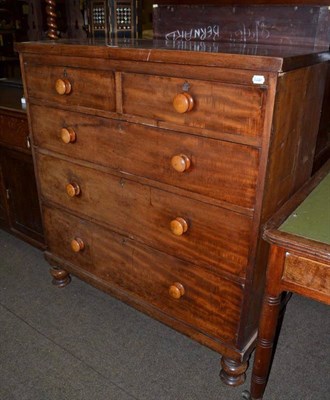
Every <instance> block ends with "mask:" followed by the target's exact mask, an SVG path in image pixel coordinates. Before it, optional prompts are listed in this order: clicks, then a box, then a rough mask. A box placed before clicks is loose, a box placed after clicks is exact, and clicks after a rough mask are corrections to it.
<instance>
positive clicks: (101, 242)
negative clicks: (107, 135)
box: [44, 208, 242, 343]
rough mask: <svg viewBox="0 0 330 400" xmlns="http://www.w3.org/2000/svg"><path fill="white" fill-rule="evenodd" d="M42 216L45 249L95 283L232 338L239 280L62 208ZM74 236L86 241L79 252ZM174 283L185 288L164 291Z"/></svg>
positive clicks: (187, 322) (217, 334)
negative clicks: (174, 293) (174, 295)
mask: <svg viewBox="0 0 330 400" xmlns="http://www.w3.org/2000/svg"><path fill="white" fill-rule="evenodd" d="M44 217H45V222H46V229H47V238H48V245H49V251H51V252H53V253H54V254H55V255H58V256H60V257H61V258H64V259H65V260H66V261H69V262H71V263H73V264H75V265H78V266H79V268H82V269H85V270H86V271H88V272H89V273H90V274H92V275H93V276H95V277H97V282H98V284H99V285H100V284H101V285H102V282H106V283H110V284H113V285H116V286H119V287H120V288H122V289H124V290H125V291H127V292H129V293H131V294H133V295H134V296H138V297H139V298H141V299H142V300H143V301H145V302H147V303H148V304H151V305H153V306H155V307H157V308H158V309H160V310H161V311H163V312H164V313H166V314H168V315H170V316H172V317H174V318H176V319H179V320H182V321H184V322H185V323H186V324H188V325H192V326H194V327H196V328H197V329H198V330H199V331H201V332H205V333H206V334H208V335H211V336H214V337H216V338H221V339H225V340H226V341H227V342H228V343H234V342H235V340H236V338H235V333H236V332H237V328H238V321H239V312H240V306H241V302H242V288H241V287H240V285H239V284H236V283H234V282H231V281H229V280H227V279H223V278H221V277H219V276H217V275H214V274H212V273H210V272H208V271H206V270H204V269H202V268H200V267H198V266H196V265H193V264H188V263H186V262H184V261H181V260H178V259H176V258H174V257H171V256H168V255H166V254H163V253H160V252H157V251H156V250H152V249H150V248H146V247H144V246H141V245H140V244H138V243H135V242H134V241H132V240H130V239H127V238H124V237H122V236H119V235H117V234H115V233H113V232H111V231H108V230H105V229H102V228H100V227H98V226H97V225H93V224H91V223H89V222H87V221H84V220H82V219H79V218H75V217H73V216H71V215H69V214H67V213H64V212H63V211H62V210H57V209H49V208H45V210H44ZM77 236H78V237H79V238H81V239H82V240H83V241H84V244H85V248H84V250H83V251H81V252H80V253H74V252H72V250H71V248H70V242H71V240H72V239H73V238H75V237H77ZM174 282H180V283H181V284H182V285H183V287H184V289H185V293H184V295H183V296H182V297H181V298H180V299H173V298H172V297H171V296H170V295H169V287H170V286H171V285H173V283H174Z"/></svg>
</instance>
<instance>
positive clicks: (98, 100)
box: [25, 63, 116, 111]
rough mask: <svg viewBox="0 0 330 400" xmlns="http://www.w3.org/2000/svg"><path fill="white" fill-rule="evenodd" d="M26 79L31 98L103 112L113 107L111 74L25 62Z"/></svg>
mask: <svg viewBox="0 0 330 400" xmlns="http://www.w3.org/2000/svg"><path fill="white" fill-rule="evenodd" d="M25 79H26V87H27V92H28V96H29V97H30V98H34V99H39V100H47V101H51V102H55V103H58V104H60V105H62V106H83V107H88V108H94V109H100V110H106V111H114V110H115V107H116V102H115V84H114V74H113V72H112V71H98V70H91V69H83V68H71V67H65V66H63V67H58V66H51V65H34V64H29V63H28V64H27V65H26V66H25ZM100 82H101V83H102V84H100Z"/></svg>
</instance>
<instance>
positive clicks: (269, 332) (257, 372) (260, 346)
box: [251, 246, 285, 400]
mask: <svg viewBox="0 0 330 400" xmlns="http://www.w3.org/2000/svg"><path fill="white" fill-rule="evenodd" d="M284 259H285V254H284V250H283V249H282V248H279V247H276V246H271V250H270V255H269V261H268V271H267V282H266V289H265V294H264V301H263V307H262V312H261V317H260V322H259V332H258V339H257V347H256V354H255V357H254V363H253V371H252V379H251V400H261V399H262V398H263V395H264V392H265V389H266V384H267V380H268V376H269V372H270V366H271V362H272V357H273V346H274V340H275V336H276V328H277V324H278V317H279V312H280V309H281V293H282V291H281V290H280V282H281V276H282V271H283V265H284Z"/></svg>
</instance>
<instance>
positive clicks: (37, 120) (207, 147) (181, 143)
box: [31, 105, 259, 209]
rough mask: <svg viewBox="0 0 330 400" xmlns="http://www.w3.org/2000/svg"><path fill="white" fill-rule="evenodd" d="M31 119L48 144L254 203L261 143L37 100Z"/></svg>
mask: <svg viewBox="0 0 330 400" xmlns="http://www.w3.org/2000/svg"><path fill="white" fill-rule="evenodd" d="M31 122H32V129H33V134H34V143H35V144H36V145H37V146H40V147H42V148H46V149H48V150H52V151H55V152H58V153H61V154H65V155H67V156H69V157H73V158H77V159H82V160H87V161H90V162H93V163H98V164H101V165H104V166H109V167H111V168H113V169H115V170H119V171H122V172H127V173H130V174H134V175H137V176H142V177H147V178H150V179H154V180H157V181H162V182H164V183H166V184H169V185H173V186H177V187H180V188H183V189H187V190H189V191H193V192H196V193H200V194H202V195H205V196H208V197H212V198H215V199H219V200H222V201H225V202H228V203H231V204H235V205H238V206H242V207H246V208H249V209H252V208H253V207H254V201H255V194H256V181H257V173H258V163H259V152H258V149H256V148H252V147H248V146H245V145H240V144H236V143H229V142H224V141H220V140H214V139H207V138H202V137H199V136H192V135H188V134H181V133H178V132H173V131H167V130H163V129H157V128H152V127H148V126H143V125H138V124H132V123H126V122H120V121H116V120H108V119H105V118H98V117H93V118H92V117H90V116H86V115H83V114H80V113H73V112H66V111H63V110H59V109H56V108H46V109H45V108H44V107H41V106H36V105H32V106H31ZM70 133H71V135H73V136H70Z"/></svg>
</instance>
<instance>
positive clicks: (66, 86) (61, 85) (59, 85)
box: [55, 79, 72, 95]
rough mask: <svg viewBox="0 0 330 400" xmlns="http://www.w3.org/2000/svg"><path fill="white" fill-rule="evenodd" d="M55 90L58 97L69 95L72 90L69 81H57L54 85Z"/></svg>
mask: <svg viewBox="0 0 330 400" xmlns="http://www.w3.org/2000/svg"><path fill="white" fill-rule="evenodd" d="M55 90H56V92H57V93H58V94H60V95H64V94H70V93H71V90H72V86H71V83H70V81H69V80H67V79H57V81H56V83H55Z"/></svg>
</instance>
